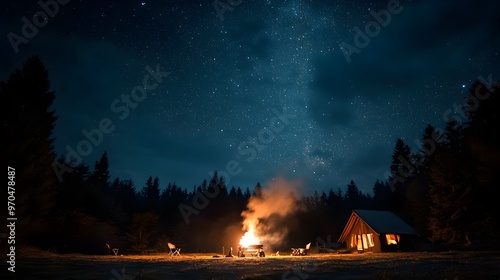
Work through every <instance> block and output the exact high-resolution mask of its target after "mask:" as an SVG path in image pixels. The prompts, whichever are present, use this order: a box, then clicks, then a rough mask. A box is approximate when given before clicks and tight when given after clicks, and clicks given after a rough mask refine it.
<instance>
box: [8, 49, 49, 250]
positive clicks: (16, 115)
mask: <svg viewBox="0 0 500 280" xmlns="http://www.w3.org/2000/svg"><path fill="white" fill-rule="evenodd" d="M0 95H1V96H2V99H3V102H2V105H3V110H2V111H3V112H4V118H3V129H4V133H5V134H4V137H3V138H4V155H5V162H4V166H9V167H12V168H14V169H15V183H16V185H15V188H16V201H15V203H16V213H15V214H16V217H17V218H18V223H17V227H16V228H17V231H16V232H17V235H18V236H17V237H18V240H19V239H23V236H30V235H32V234H35V235H36V234H38V233H39V231H40V230H43V229H44V228H45V224H46V223H45V222H44V220H45V217H47V215H48V214H49V212H50V210H51V207H52V206H53V202H54V194H55V189H56V177H55V174H54V171H53V170H52V164H53V163H54V162H55V152H54V148H53V141H54V138H53V136H52V131H53V128H54V124H55V121H56V115H55V113H54V111H53V110H51V106H52V103H53V101H54V99H55V94H54V91H50V82H49V79H48V72H47V70H46V69H45V67H44V65H43V63H42V61H41V60H40V58H39V57H38V56H34V57H30V58H28V59H27V60H26V62H25V63H24V65H23V67H22V69H20V70H19V69H16V70H14V72H13V73H12V74H11V75H10V76H9V78H8V79H7V81H6V82H0ZM24 241H26V240H24ZM20 242H21V244H27V243H23V241H20Z"/></svg>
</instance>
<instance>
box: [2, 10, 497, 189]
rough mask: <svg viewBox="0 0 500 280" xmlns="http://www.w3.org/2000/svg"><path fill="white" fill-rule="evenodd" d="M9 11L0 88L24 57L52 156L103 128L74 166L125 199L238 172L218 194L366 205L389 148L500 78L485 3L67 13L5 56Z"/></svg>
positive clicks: (23, 13) (15, 24)
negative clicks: (312, 195)
mask: <svg viewBox="0 0 500 280" xmlns="http://www.w3.org/2000/svg"><path fill="white" fill-rule="evenodd" d="M42 1H44V2H45V0H42ZM10 2H12V3H11V4H7V3H3V5H2V8H1V13H0V31H1V34H3V39H2V40H1V41H0V49H1V57H0V59H1V62H2V67H1V68H0V74H1V79H2V80H6V79H7V76H8V74H9V73H10V72H12V71H13V70H14V69H15V68H19V67H21V66H22V63H23V61H24V60H25V59H26V58H28V57H29V56H32V55H35V54H36V55H39V56H40V58H41V59H42V62H43V63H44V64H45V66H46V67H47V68H48V70H49V77H50V80H51V83H52V89H53V90H55V92H56V100H55V102H54V106H53V108H54V109H55V110H56V114H57V115H58V120H57V123H56V128H55V131H54V136H55V138H56V141H55V149H56V151H57V153H58V154H64V155H66V154H67V153H68V152H67V148H68V147H69V148H70V149H74V150H77V147H78V143H79V142H81V141H83V140H86V139H87V138H86V136H85V135H84V133H82V130H86V131H93V130H94V129H98V128H99V126H100V123H101V122H102V121H103V120H104V122H108V125H109V126H108V127H107V128H108V132H109V133H103V137H102V141H101V142H99V141H97V142H99V143H97V142H96V143H97V145H92V146H91V151H90V152H89V153H88V155H86V156H82V159H83V160H84V162H85V163H87V164H88V165H90V166H91V167H93V165H94V162H95V161H96V160H97V159H98V158H99V157H100V156H101V155H102V153H103V152H104V151H107V153H108V156H109V158H110V172H111V176H112V179H114V178H115V177H120V178H121V179H129V178H131V179H133V181H134V183H135V185H136V187H138V188H141V187H142V186H143V185H144V183H145V182H146V180H147V178H148V177H149V176H150V175H151V176H153V177H155V176H158V177H159V179H160V184H161V185H162V187H165V186H166V184H167V183H168V182H172V183H173V182H176V184H177V185H178V186H180V187H183V188H187V189H188V190H191V189H192V187H193V186H194V185H199V184H200V183H201V181H202V180H203V179H207V180H208V179H210V177H211V175H209V173H210V172H211V171H213V170H218V171H219V172H222V171H231V172H233V174H235V173H238V172H239V174H235V175H231V176H230V177H229V178H226V181H229V182H228V185H229V186H240V187H242V188H246V187H249V188H253V186H255V184H256V183H257V182H261V183H265V182H267V181H269V180H271V179H273V178H277V177H278V176H283V177H285V178H287V179H299V180H302V181H303V185H304V186H305V189H304V192H310V191H312V190H318V191H321V190H328V189H330V188H334V189H337V188H338V187H341V188H343V189H344V188H345V186H346V185H347V184H348V183H349V181H350V180H351V179H352V180H354V181H355V182H356V183H357V185H358V187H359V188H360V189H361V190H362V191H365V192H371V189H372V187H373V183H374V182H375V180H377V179H381V180H383V179H385V178H386V174H387V173H386V172H387V171H388V170H389V165H390V162H391V155H392V152H393V149H394V145H395V142H396V139H397V138H403V139H404V140H405V142H406V143H407V144H409V145H410V147H411V148H412V150H414V149H417V147H418V145H417V144H416V142H415V140H417V139H420V138H421V136H422V133H423V130H424V128H425V126H426V124H432V125H434V126H436V127H443V126H444V124H445V118H444V117H443V114H445V112H447V111H448V110H455V108H456V107H457V106H458V105H459V104H462V103H463V98H464V96H465V93H466V91H467V90H468V88H469V86H470V85H471V83H472V82H473V81H474V80H476V79H477V78H478V77H479V76H482V77H484V78H485V79H486V80H488V76H489V75H491V77H492V79H493V80H497V81H498V80H499V77H500V71H499V67H498V65H500V64H499V62H500V56H499V50H500V37H499V34H500V33H499V27H500V18H499V17H498V11H499V10H500V9H499V8H500V3H499V2H498V1H401V3H400V6H391V5H392V2H393V1H385V0H384V1H352V0H345V1H344V0H343V1H333V0H323V1H304V0H303V1H299V0H289V1H271V0H268V1H264V0H260V1H249V0H243V1H236V0H233V1H226V0H221V1H220V2H219V3H220V4H219V5H218V6H217V8H218V9H220V10H222V9H224V7H225V8H229V9H228V10H226V11H225V12H224V13H222V12H221V11H220V10H219V13H218V12H217V9H216V7H214V5H213V3H214V2H213V1H211V0H202V1H152V0H140V1H139V0H137V1H78V0H72V1H67V0H66V2H68V3H66V4H64V5H62V4H58V6H59V7H58V10H56V9H55V8H54V6H51V7H49V8H50V9H52V11H53V13H52V15H53V17H52V16H51V15H49V16H48V18H47V20H48V22H46V24H45V25H44V26H41V27H39V28H38V31H37V32H36V34H34V35H33V34H31V35H33V36H31V37H32V38H28V39H26V41H25V42H26V43H18V45H17V49H18V51H17V53H16V51H15V48H16V47H13V45H12V44H11V42H10V41H9V34H10V32H12V33H15V34H17V35H18V36H22V34H23V33H22V28H23V25H24V24H25V23H24V22H23V20H22V18H23V17H26V18H27V19H28V20H29V21H30V22H33V15H34V14H35V13H37V12H38V11H43V10H42V8H41V7H40V6H39V5H38V4H37V1H10ZM48 2H51V1H48ZM52 2H54V1H52ZM60 2H63V3H64V1H62V0H60ZM86 2H87V3H86ZM89 2H90V3H89ZM229 2H231V3H233V6H228V4H226V3H229ZM239 2H241V3H239ZM194 3H196V4H194ZM388 3H389V6H390V9H389V10H391V9H392V10H393V12H395V13H392V14H391V13H390V12H388ZM477 3H481V6H478V4H477ZM224 5H226V6H224ZM381 10H384V12H382V13H379V15H381V16H380V17H379V20H382V21H383V20H385V22H384V21H383V22H381V23H382V25H380V24H379V23H377V21H376V19H375V17H374V15H373V14H374V13H377V12H379V11H381ZM396 12H397V13H396ZM388 13H389V14H390V19H389V18H387V17H384V15H387V14H388ZM38 15H42V14H41V13H38ZM38 20H39V23H41V24H40V25H43V24H44V22H43V20H44V19H43V18H42V17H38ZM383 25H385V26H383ZM357 28H359V29H357ZM365 28H368V31H366V30H365ZM378 28H379V29H378ZM357 30H362V31H363V32H365V33H366V32H368V33H370V34H371V35H373V36H371V37H365V39H366V38H368V39H369V42H368V41H366V40H365V41H363V40H362V38H360V35H359V34H358V36H356V32H357ZM25 31H26V30H25ZM28 35H30V34H28ZM363 36H366V35H363ZM11 37H12V34H11ZM355 38H357V39H358V40H357V41H356V40H355ZM356 43H358V44H357V45H356ZM346 44H348V45H350V46H352V48H353V49H356V50H357V51H356V52H353V53H351V54H350V55H349V54H348V52H347V50H346V49H342V48H341V47H340V46H341V45H342V46H346ZM148 69H149V70H148ZM152 72H153V73H154V74H153V75H151V73H152ZM167 72H168V74H167ZM147 75H149V76H150V77H152V78H151V79H149V80H147V79H146V80H147V83H148V85H144V80H145V77H146V76H147ZM153 76H155V77H156V79H154V77H153ZM144 88H146V89H144ZM134 89H135V91H134ZM132 91H134V94H135V96H136V98H137V99H135V100H134V99H131V98H132V97H131V93H132ZM127 96H128V97H127ZM124 98H125V99H124ZM127 98H128V99H127ZM127 100H128V101H127ZM127 102H128V103H127ZM111 127H112V128H114V129H113V130H112V131H111V132H110V131H109V130H111ZM82 151H83V150H82ZM239 168H241V169H239ZM234 171H236V172H234Z"/></svg>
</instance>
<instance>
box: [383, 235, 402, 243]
mask: <svg viewBox="0 0 500 280" xmlns="http://www.w3.org/2000/svg"><path fill="white" fill-rule="evenodd" d="M385 239H387V245H397V244H398V243H399V234H386V235H385Z"/></svg>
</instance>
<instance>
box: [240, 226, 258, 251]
mask: <svg viewBox="0 0 500 280" xmlns="http://www.w3.org/2000/svg"><path fill="white" fill-rule="evenodd" d="M258 244H260V241H259V238H258V237H257V236H255V233H254V230H253V228H250V229H249V230H248V231H247V232H245V234H244V235H243V236H242V237H241V240H240V245H241V246H242V247H245V248H246V247H248V246H249V245H258Z"/></svg>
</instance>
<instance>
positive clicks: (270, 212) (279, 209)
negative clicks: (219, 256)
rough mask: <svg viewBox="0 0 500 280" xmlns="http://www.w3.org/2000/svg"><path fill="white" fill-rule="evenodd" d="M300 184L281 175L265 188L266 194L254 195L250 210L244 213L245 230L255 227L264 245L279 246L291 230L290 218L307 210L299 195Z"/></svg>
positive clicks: (248, 208) (242, 214)
mask: <svg viewBox="0 0 500 280" xmlns="http://www.w3.org/2000/svg"><path fill="white" fill-rule="evenodd" d="M299 188H300V183H299V182H295V181H291V182H290V181H286V180H285V179H283V178H278V179H276V180H274V181H272V182H270V183H269V185H268V187H265V188H262V195H261V196H260V197H259V196H252V197H251V198H250V200H249V202H248V205H247V210H245V211H243V212H242V213H241V216H242V217H243V218H244V220H243V230H244V231H248V230H250V229H253V230H254V231H255V233H256V234H257V236H258V238H259V240H260V242H261V243H262V244H266V245H269V246H271V247H275V246H279V245H280V244H281V243H282V242H283V240H284V239H285V238H286V236H287V234H288V230H289V226H288V225H287V219H286V218H287V217H288V216H289V215H291V214H293V213H295V212H297V211H300V210H303V209H304V208H303V206H302V203H300V201H299V200H298V198H299V191H298V190H299Z"/></svg>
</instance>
